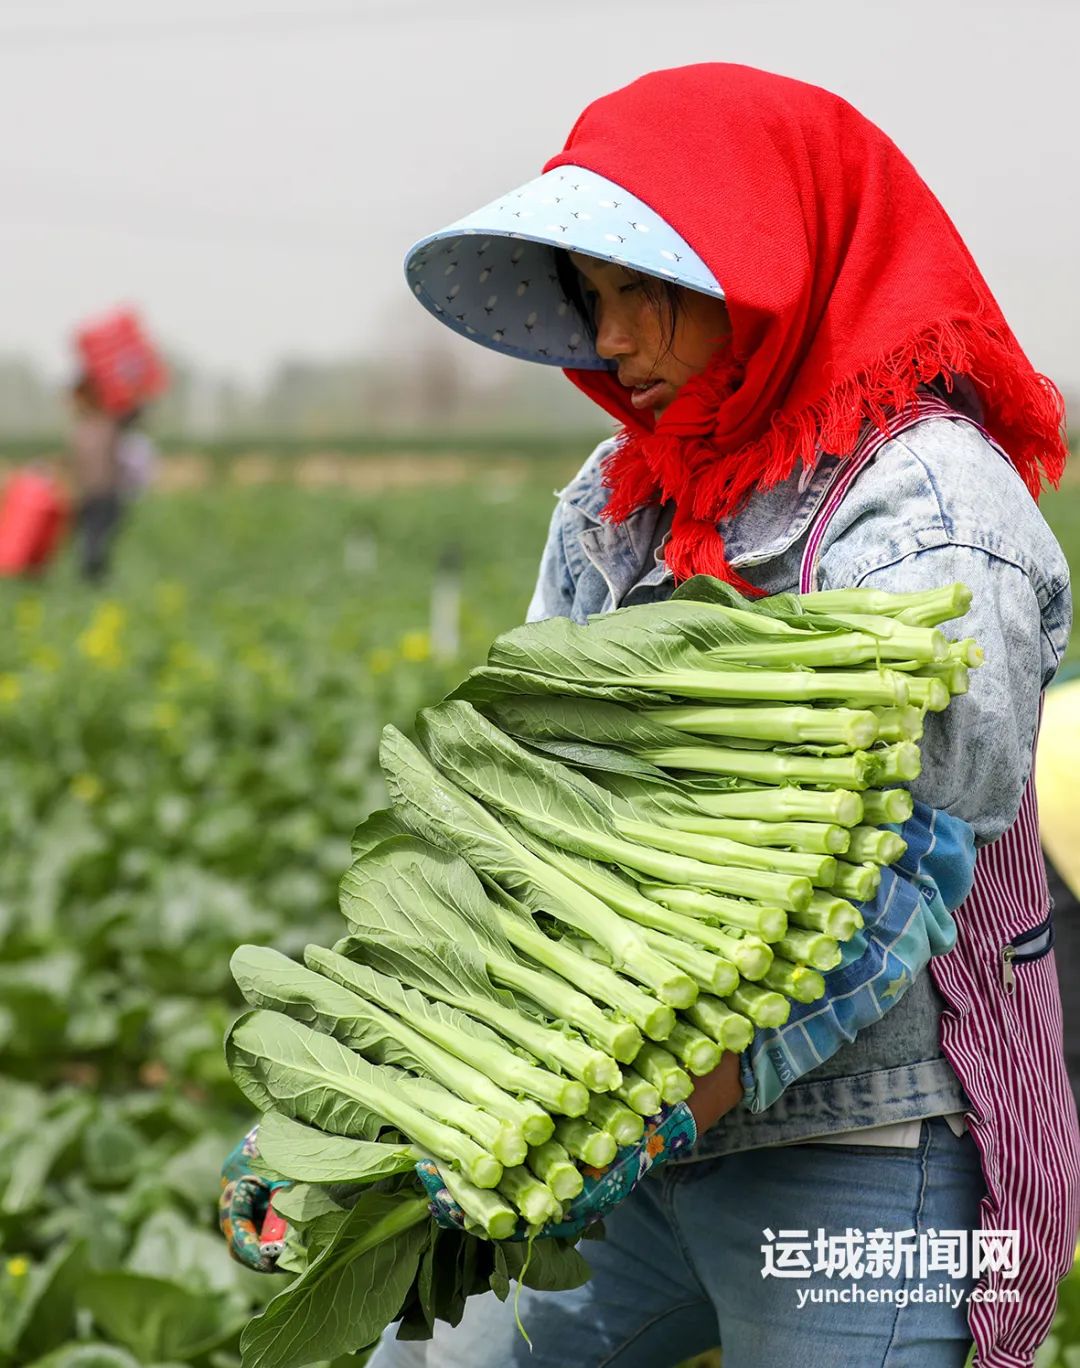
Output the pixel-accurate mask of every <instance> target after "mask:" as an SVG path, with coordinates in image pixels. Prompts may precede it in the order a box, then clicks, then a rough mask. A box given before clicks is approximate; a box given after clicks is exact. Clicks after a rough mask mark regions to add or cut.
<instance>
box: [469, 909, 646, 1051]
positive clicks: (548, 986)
mask: <svg viewBox="0 0 1080 1368" xmlns="http://www.w3.org/2000/svg"><path fill="white" fill-rule="evenodd" d="M537 934H539V933H537ZM488 971H489V973H490V974H491V976H492V978H494V979H495V980H496V982H498V983H504V984H505V985H506V986H507V987H508V988H516V989H518V990H519V991H520V992H522V993H524V994H525V995H526V996H528V997H531V998H532V999H533V1001H534V1002H536V1003H538V1004H539V1005H540V1006H541V1007H543V1008H544V1009H545V1011H547V1012H549V1013H550V1014H551V1016H552V1017H553V1018H554V1019H555V1020H556V1021H567V1022H569V1023H570V1025H571V1026H574V1027H576V1028H577V1030H579V1031H580V1032H581V1033H582V1035H584V1036H585V1037H586V1039H587V1040H590V1041H591V1042H592V1043H593V1044H594V1045H595V1046H596V1048H597V1049H599V1050H603V1051H604V1052H605V1054H608V1055H611V1056H612V1058H614V1059H616V1060H618V1062H619V1063H620V1064H629V1063H630V1062H631V1060H632V1059H633V1058H634V1056H635V1055H636V1054H637V1052H638V1050H639V1049H640V1048H641V1032H640V1031H639V1030H638V1028H637V1027H636V1026H635V1025H634V1024H633V1023H632V1022H629V1021H613V1020H612V1019H611V1018H610V1017H606V1016H605V1015H604V1014H603V1012H602V1011H600V1009H599V1008H598V1007H597V1006H596V1003H595V1002H593V1000H592V999H591V998H589V997H586V996H585V994H584V993H579V992H578V991H577V989H575V988H571V987H570V985H569V984H564V983H563V982H562V981H561V980H559V979H556V978H553V977H552V975H551V974H543V973H540V972H539V971H538V970H536V969H530V968H529V966H528V965H527V964H521V963H519V962H517V961H515V960H509V959H506V958H505V957H499V958H495V957H492V958H491V959H489V961H488Z"/></svg>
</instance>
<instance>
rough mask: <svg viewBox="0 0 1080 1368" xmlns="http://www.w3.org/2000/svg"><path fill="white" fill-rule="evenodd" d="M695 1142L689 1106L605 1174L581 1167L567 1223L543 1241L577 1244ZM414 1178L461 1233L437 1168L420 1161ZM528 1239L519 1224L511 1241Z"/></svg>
mask: <svg viewBox="0 0 1080 1368" xmlns="http://www.w3.org/2000/svg"><path fill="white" fill-rule="evenodd" d="M696 1139H697V1126H696V1125H695V1124H694V1117H693V1115H692V1113H691V1111H690V1108H689V1107H688V1106H687V1105H686V1103H685V1102H680V1103H678V1104H677V1105H676V1106H674V1107H665V1108H664V1109H663V1110H662V1111H660V1112H659V1113H658V1114H657V1115H656V1116H652V1117H650V1118H649V1120H648V1121H647V1122H646V1123H645V1134H644V1135H643V1136H642V1137H641V1139H640V1140H639V1141H638V1142H637V1144H634V1145H624V1146H623V1148H622V1149H620V1150H619V1151H618V1153H617V1154H616V1155H615V1158H614V1159H612V1161H611V1163H610V1164H608V1165H607V1167H606V1168H602V1169H594V1168H586V1167H584V1166H583V1167H582V1170H581V1171H582V1175H583V1177H584V1179H585V1186H584V1187H583V1188H582V1190H581V1192H580V1193H579V1194H578V1195H577V1196H576V1197H575V1198H574V1200H573V1201H572V1202H570V1203H569V1204H568V1205H567V1207H566V1209H565V1210H564V1212H563V1219H562V1220H561V1221H556V1222H550V1223H549V1224H548V1225H546V1226H544V1227H543V1229H542V1230H541V1231H540V1237H541V1238H544V1237H557V1238H559V1239H564V1240H576V1239H577V1238H578V1237H579V1236H580V1235H581V1233H582V1232H583V1231H584V1230H585V1229H586V1227H588V1226H590V1225H593V1224H595V1222H597V1221H600V1220H603V1218H604V1217H605V1216H606V1215H607V1213H608V1212H609V1211H611V1210H612V1209H613V1208H614V1207H616V1206H618V1205H619V1203H620V1202H623V1201H625V1200H626V1198H627V1197H629V1196H630V1194H631V1192H633V1190H634V1188H636V1187H637V1185H638V1183H640V1182H641V1180H642V1178H644V1177H645V1175H646V1174H647V1173H648V1172H649V1171H650V1169H656V1168H659V1167H660V1165H661V1164H665V1163H667V1161H668V1160H669V1159H671V1158H674V1156H675V1155H677V1154H680V1153H682V1152H684V1151H685V1150H688V1149H690V1147H691V1146H692V1145H693V1144H694V1141H695V1140H696ZM416 1172H417V1174H418V1175H419V1178H420V1181H421V1182H422V1183H423V1185H424V1187H425V1189H426V1190H427V1194H428V1196H429V1197H430V1198H431V1213H432V1215H433V1216H434V1217H435V1219H436V1221H438V1223H439V1225H441V1226H445V1227H447V1228H448V1229H453V1228H454V1227H463V1226H464V1224H465V1213H464V1212H463V1211H462V1209H461V1207H459V1206H458V1204H457V1203H456V1202H455V1201H454V1199H453V1197H451V1196H450V1194H449V1192H447V1190H446V1187H445V1185H444V1183H443V1181H442V1178H441V1177H440V1175H439V1170H438V1168H437V1166H436V1165H435V1164H433V1163H432V1162H431V1161H430V1160H421V1162H420V1163H418V1164H417V1166H416ZM528 1235H529V1228H528V1226H527V1225H526V1224H525V1222H524V1220H520V1221H519V1222H518V1228H517V1230H516V1231H515V1233H514V1234H513V1235H511V1236H510V1239H511V1240H525V1239H527V1238H528Z"/></svg>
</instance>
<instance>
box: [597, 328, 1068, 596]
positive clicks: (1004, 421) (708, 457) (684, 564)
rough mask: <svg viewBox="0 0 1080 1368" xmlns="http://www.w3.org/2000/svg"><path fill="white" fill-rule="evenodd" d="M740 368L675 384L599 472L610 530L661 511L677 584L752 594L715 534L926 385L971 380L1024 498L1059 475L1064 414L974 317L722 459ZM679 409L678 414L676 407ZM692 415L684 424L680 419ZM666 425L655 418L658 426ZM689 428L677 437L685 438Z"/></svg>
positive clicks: (723, 367)
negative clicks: (668, 400)
mask: <svg viewBox="0 0 1080 1368" xmlns="http://www.w3.org/2000/svg"><path fill="white" fill-rule="evenodd" d="M740 375H741V367H739V366H738V364H737V363H735V362H733V360H732V359H731V358H730V357H729V356H725V357H721V358H718V359H717V361H716V362H715V363H714V364H713V366H711V367H710V368H709V369H708V370H706V371H705V372H703V373H702V374H701V375H699V376H696V377H694V379H693V380H690V381H688V382H687V384H686V385H685V386H684V387H683V390H682V391H680V394H679V397H678V399H676V400H675V401H674V403H673V404H672V406H671V409H670V410H669V414H670V417H671V422H670V425H668V424H665V422H664V420H663V419H662V420H661V421H660V423H659V424H658V426H657V428H656V430H655V431H654V432H652V433H638V432H633V431H630V430H629V429H626V428H624V429H623V430H622V431H621V432H620V434H619V436H618V442H617V445H616V448H615V450H614V451H613V452H612V453H611V455H610V456H608V458H607V459H606V461H605V462H604V467H603V470H604V481H605V483H606V484H607V486H608V488H609V489H610V490H611V491H612V492H611V497H610V499H609V501H608V504H607V506H606V507H605V509H604V511H603V517H604V518H605V519H606V520H608V521H611V522H622V521H623V520H624V519H625V518H627V517H629V515H630V514H631V513H633V512H634V511H635V510H636V509H638V508H641V507H643V506H645V505H647V504H650V503H657V502H667V501H669V500H670V501H673V502H674V504H675V515H674V519H673V523H672V532H671V537H670V539H669V541H668V544H667V547H666V548H665V555H666V560H667V564H668V566H669V567H670V569H671V571H672V573H673V574H674V576H675V578H676V580H677V581H679V582H681V581H682V580H684V579H689V578H690V577H691V576H692V575H695V574H709V575H715V576H716V577H717V578H719V579H723V580H726V581H728V582H729V583H731V584H733V585H734V586H735V587H736V588H738V589H740V591H741V592H744V593H746V592H750V593H755V592H757V591H756V590H754V588H753V586H751V585H749V584H748V583H747V582H746V581H745V580H744V579H743V578H742V577H741V576H740V575H739V574H738V573H737V572H736V571H735V570H734V569H733V568H732V567H731V565H730V564H729V563H728V560H727V556H726V554H725V550H724V541H723V536H722V535H721V533H720V532H719V531H718V530H717V528H716V524H717V522H719V521H721V520H722V519H724V518H727V517H730V516H731V515H732V514H734V513H737V512H738V511H739V509H740V508H741V507H742V506H743V504H744V503H745V501H746V500H747V499H748V498H749V496H750V495H751V494H752V493H753V492H755V491H756V490H759V489H760V490H767V489H771V488H772V487H773V486H774V485H776V484H778V483H780V482H781V481H783V480H786V479H787V478H789V476H790V475H791V474H792V473H793V471H794V470H795V467H796V466H797V465H798V464H799V463H802V464H803V466H805V467H812V466H813V465H814V464H815V463H816V461H817V458H818V456H819V455H820V454H821V453H823V452H828V453H830V454H833V455H838V456H846V455H848V454H849V453H850V452H851V451H852V450H853V449H854V448H855V446H856V444H857V442H858V439H859V436H860V434H861V432H862V430H863V426H864V424H865V423H867V422H870V423H872V424H873V425H874V426H875V427H876V428H877V429H878V430H879V431H881V432H886V433H887V432H888V430H889V419H890V416H891V415H894V414H896V413H899V412H902V411H903V410H904V409H906V408H908V407H909V406H910V405H911V404H913V403H914V402H915V400H916V398H917V392H918V388H919V386H920V385H925V384H927V383H929V382H930V381H932V380H934V379H936V378H937V377H938V376H942V377H943V378H944V382H945V384H946V386H947V387H948V388H950V389H951V388H952V383H953V377H954V376H965V377H967V378H968V379H970V380H971V382H972V384H973V385H974V387H975V389H976V391H977V393H978V395H979V398H980V400H981V402H982V405H983V409H984V413H983V426H984V427H985V428H986V429H987V431H988V432H989V433H990V435H991V436H992V437H993V438H994V439H995V440H996V441H997V442H998V443H999V444H1000V445H1001V447H1002V448H1003V449H1004V450H1005V452H1006V453H1007V454H1008V456H1009V458H1010V460H1011V461H1012V463H1013V465H1014V466H1015V468H1016V470H1017V472H1018V473H1019V475H1020V476H1021V478H1022V479H1023V481H1024V483H1025V485H1026V486H1027V488H1028V490H1029V491H1030V492H1031V495H1032V497H1033V498H1035V499H1038V497H1039V494H1040V492H1041V489H1042V484H1043V480H1044V479H1045V480H1047V481H1048V482H1049V483H1050V484H1051V485H1053V486H1055V487H1056V486H1057V484H1058V482H1059V481H1060V479H1061V475H1062V473H1063V471H1064V468H1065V460H1066V457H1067V454H1068V448H1067V445H1066V440H1065V403H1064V399H1063V398H1062V395H1061V392H1060V391H1059V390H1058V388H1057V386H1056V385H1055V384H1054V383H1053V381H1052V380H1050V379H1049V378H1048V377H1046V376H1045V375H1041V374H1039V372H1037V371H1035V370H1034V368H1033V367H1031V365H1030V364H1029V363H1028V362H1027V360H1026V358H1024V357H1023V354H1022V353H1020V352H1019V348H1018V346H1017V344H1016V342H1015V340H1014V339H1013V338H1012V336H1011V334H1009V333H1008V331H1007V329H1006V330H1004V331H1003V330H1001V329H999V328H994V327H992V326H990V325H989V324H987V323H985V322H982V321H981V320H979V319H977V318H962V319H950V320H945V321H941V322H938V323H935V324H931V325H929V326H928V327H925V328H923V329H920V330H919V332H918V333H916V334H915V335H914V336H913V337H912V338H911V340H910V341H908V342H906V343H905V344H904V345H902V346H900V347H897V348H896V349H894V350H893V351H891V352H890V353H888V354H887V355H885V356H883V357H881V358H880V359H879V360H878V361H876V362H875V363H873V364H872V365H870V366H868V367H865V368H864V369H862V370H860V371H857V372H856V373H855V374H854V375H852V376H849V377H848V378H846V379H844V380H841V381H838V382H837V383H836V384H834V385H832V386H831V387H830V388H829V389H828V390H827V391H826V393H825V394H824V395H823V396H822V397H821V399H819V400H818V401H816V402H815V403H813V404H810V405H807V406H806V407H805V408H803V409H801V410H799V411H798V412H797V413H794V414H790V415H789V414H784V413H781V414H777V415H776V416H774V418H773V420H772V422H771V423H770V425H769V428H768V430H767V431H766V432H765V433H764V434H763V435H762V436H761V437H760V438H757V439H756V440H754V441H751V442H747V443H745V444H744V445H743V446H741V447H739V448H737V449H736V450H734V451H728V452H724V453H721V454H717V453H716V451H715V448H714V446H713V445H712V442H713V434H714V432H715V427H716V424H715V421H712V420H713V419H714V418H715V414H716V412H717V411H718V409H719V408H720V406H721V405H722V404H723V403H725V402H726V400H727V399H728V398H730V396H731V395H732V394H733V393H734V391H735V389H736V388H737V387H738V384H739V379H740ZM684 399H686V400H688V401H690V402H689V403H684V402H682V401H683V400H684ZM687 412H691V413H692V414H693V420H692V422H691V423H689V424H687V423H686V421H685V415H686V414H687ZM666 417H668V415H665V418H666ZM688 429H689V430H688Z"/></svg>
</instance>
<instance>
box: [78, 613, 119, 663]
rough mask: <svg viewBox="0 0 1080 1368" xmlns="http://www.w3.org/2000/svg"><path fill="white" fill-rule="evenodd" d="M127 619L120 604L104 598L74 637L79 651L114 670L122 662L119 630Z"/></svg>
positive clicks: (88, 658) (93, 660)
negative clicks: (82, 629) (84, 627)
mask: <svg viewBox="0 0 1080 1368" xmlns="http://www.w3.org/2000/svg"><path fill="white" fill-rule="evenodd" d="M126 621H127V615H126V614H125V612H124V610H123V608H121V606H120V604H118V603H116V602H115V601H114V600H113V599H105V600H104V601H103V602H102V603H100V604H99V605H98V608H97V611H96V612H95V613H94V616H93V618H92V620H91V622H90V625H89V627H87V628H86V630H85V631H84V632H80V634H79V636H78V637H77V639H76V642H75V644H76V646H77V647H78V648H79V651H80V652H81V653H82V654H83V655H84V656H85V657H86V659H87V660H90V661H92V662H93V663H94V664H95V665H99V666H100V667H101V668H102V669H105V670H115V669H116V668H117V667H118V666H120V665H122V664H123V663H124V653H123V651H121V649H120V632H121V629H122V628H123V626H124V623H125V622H126Z"/></svg>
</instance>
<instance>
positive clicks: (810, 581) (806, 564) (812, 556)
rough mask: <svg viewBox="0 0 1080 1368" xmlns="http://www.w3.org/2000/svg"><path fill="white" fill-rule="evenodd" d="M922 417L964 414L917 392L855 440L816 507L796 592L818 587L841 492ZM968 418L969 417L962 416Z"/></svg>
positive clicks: (802, 592) (950, 416)
mask: <svg viewBox="0 0 1080 1368" xmlns="http://www.w3.org/2000/svg"><path fill="white" fill-rule="evenodd" d="M925 418H963V414H960V413H958V412H957V411H956V409H953V408H950V407H949V406H948V404H946V403H944V401H943V400H941V399H937V398H934V397H932V396H929V395H927V396H920V398H919V399H918V400H917V401H916V403H915V404H913V405H912V406H911V407H910V408H907V409H904V410H903V412H902V413H898V414H897V415H896V417H895V418H893V419H892V420H891V421H890V423H889V426H888V428H887V429H886V431H884V432H882V431H881V430H880V429H879V428H870V429H869V431H867V432H866V433H864V434H863V436H862V437H861V438H860V439H859V441H858V443H857V444H856V447H855V450H854V451H853V452H852V453H851V455H850V456H849V457H848V458H847V460H846V462H845V464H844V468H843V470H842V472H841V473H840V475H839V477H838V478H837V480H836V483H835V484H834V485H833V487H832V489H831V490H830V491H829V496H828V498H827V499H826V500H825V502H824V503H823V504H822V505H821V508H820V509H819V510H818V514H817V517H816V518H815V519H814V523H813V526H812V527H811V528H810V535H809V537H808V538H807V540H806V549H805V550H804V551H803V557H802V565H801V566H800V569H799V593H800V594H811V593H813V592H814V590H815V589H816V588H817V576H818V557H819V555H820V552H821V543H822V542H823V541H824V539H825V532H826V530H827V529H828V526H829V523H830V522H831V521H832V518H833V515H834V514H835V513H836V510H837V509H838V508H839V507H840V505H841V503H843V501H844V495H845V494H846V493H847V492H848V490H849V489H850V488H851V486H852V485H853V484H854V483H855V480H856V479H857V478H858V476H859V474H860V472H861V471H862V470H864V469H865V467H866V466H868V465H869V464H870V462H871V461H872V460H873V459H874V457H875V456H876V455H877V454H878V452H879V451H880V450H881V448H882V447H883V446H884V445H885V443H886V442H891V441H892V439H893V438H894V437H898V436H899V435H900V433H901V432H906V431H907V429H908V428H911V427H914V426H915V424H916V423H921V422H922V421H923V419H925ZM965 421H969V420H965Z"/></svg>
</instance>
